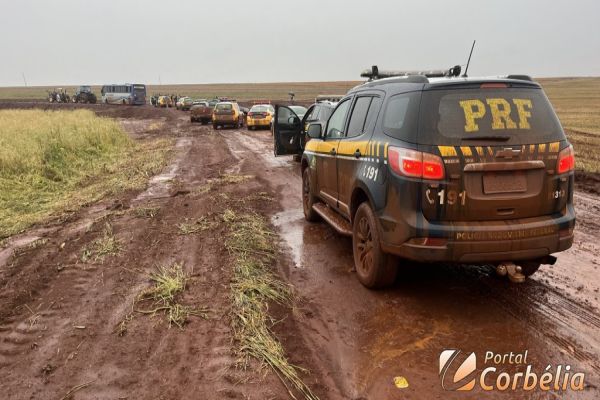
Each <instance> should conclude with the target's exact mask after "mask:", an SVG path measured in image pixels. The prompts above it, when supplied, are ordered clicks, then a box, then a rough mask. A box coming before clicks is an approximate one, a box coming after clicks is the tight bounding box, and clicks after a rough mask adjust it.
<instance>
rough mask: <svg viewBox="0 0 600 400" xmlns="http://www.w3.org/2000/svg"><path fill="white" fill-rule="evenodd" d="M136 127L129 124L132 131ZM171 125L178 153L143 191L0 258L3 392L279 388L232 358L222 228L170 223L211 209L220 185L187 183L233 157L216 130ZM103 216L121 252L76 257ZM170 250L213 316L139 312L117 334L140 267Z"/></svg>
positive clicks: (84, 394) (204, 178) (256, 392)
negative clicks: (181, 227)
mask: <svg viewBox="0 0 600 400" xmlns="http://www.w3.org/2000/svg"><path fill="white" fill-rule="evenodd" d="M142 131H143V130H140V129H139V126H136V132H137V133H138V134H139V133H140V132H142ZM169 132H170V133H171V134H173V135H175V136H178V137H179V138H178V140H177V144H176V147H175V150H176V153H177V155H176V156H175V159H174V161H173V162H172V164H171V165H170V166H169V167H167V168H165V170H164V172H163V174H161V175H159V176H157V177H155V179H153V180H152V181H151V184H150V187H149V188H148V189H147V191H146V192H144V193H142V194H139V195H138V196H136V197H131V198H130V199H128V200H127V201H124V202H123V204H125V205H124V208H122V209H119V210H116V211H115V212H112V211H110V210H109V211H107V210H106V206H107V204H108V205H110V202H106V203H104V205H103V206H101V207H100V208H101V209H102V210H104V211H107V213H106V215H105V214H104V211H103V214H102V216H101V218H96V216H97V214H94V217H93V218H91V217H90V218H88V217H85V216H86V215H87V214H86V213H85V212H83V213H82V215H83V221H82V220H78V219H75V221H74V223H73V224H66V225H63V226H60V227H59V228H58V229H57V230H54V231H51V232H50V233H48V235H50V237H51V238H50V240H49V241H48V243H47V244H45V245H44V246H40V247H38V248H36V250H35V251H33V252H32V255H31V256H30V257H23V255H22V254H19V255H18V257H16V258H14V259H13V261H14V266H15V271H19V272H17V273H13V274H12V275H11V274H10V273H8V271H7V270H6V268H0V275H1V276H0V278H1V279H5V280H4V282H5V283H6V284H7V285H8V286H9V287H10V288H12V290H13V292H12V294H10V295H9V294H7V293H3V296H4V297H3V298H4V299H10V301H9V302H8V303H4V304H2V307H0V308H2V309H3V310H4V311H3V313H0V382H1V383H0V386H1V387H2V388H3V391H4V397H3V398H6V399H22V398H29V397H31V398H60V397H61V396H63V395H64V393H66V392H67V391H68V390H69V388H71V387H73V386H74V385H77V384H80V383H83V382H90V381H93V382H94V383H93V384H91V385H90V386H89V387H86V388H85V390H82V391H81V392H79V393H78V394H77V396H78V398H125V397H127V398H156V397H161V398H198V397H202V398H215V397H219V398H223V397H224V398H245V397H246V396H247V395H250V396H252V397H253V398H281V397H282V395H285V393H286V392H285V390H283V387H281V386H280V384H279V381H278V380H277V379H276V378H275V377H273V376H267V377H262V378H261V380H260V381H258V375H256V376H255V375H254V374H253V372H251V371H242V370H238V369H236V368H235V367H234V365H235V363H236V358H235V354H234V353H233V352H232V344H231V341H232V338H231V331H230V326H229V323H228V321H229V317H228V312H229V308H228V307H229V306H228V304H229V299H228V297H227V296H228V293H229V286H228V285H229V277H230V273H231V271H230V269H229V268H228V266H227V265H224V264H223V263H224V260H226V259H227V256H226V254H223V251H224V249H223V245H222V242H221V239H220V237H221V234H220V233H219V232H212V233H211V234H205V235H189V236H181V235H178V230H177V224H178V223H180V222H182V221H183V220H184V219H185V218H188V219H191V220H193V219H194V218H200V217H202V216H205V215H212V214H211V212H212V211H214V210H213V209H214V207H218V206H219V202H218V197H216V198H215V193H212V194H211V193H205V194H194V193H192V191H193V189H194V188H198V187H199V186H201V185H204V184H206V183H207V182H208V180H209V179H212V178H217V177H219V176H220V174H221V173H222V172H223V171H224V170H226V169H227V168H230V167H231V166H232V165H234V164H235V159H234V158H233V157H232V156H231V154H229V152H228V151H227V146H226V145H225V144H224V141H223V140H222V138H220V137H219V136H218V135H216V134H215V133H214V132H212V131H211V130H208V129H204V128H201V127H195V126H190V125H189V124H186V123H185V122H184V121H183V118H180V121H178V122H177V123H175V124H174V126H173V130H172V131H169ZM234 189H235V188H233V189H232V190H234ZM219 194H220V193H219ZM223 194H224V195H226V193H223ZM131 196H135V194H132V195H131ZM215 200H217V201H215ZM129 205H131V206H132V207H133V208H135V207H139V206H145V207H150V206H151V207H158V212H157V214H156V217H152V218H139V217H135V216H134V213H133V212H129V211H130V209H129ZM133 208H132V209H131V211H133ZM105 222H109V223H110V224H111V226H112V227H113V229H114V235H115V237H116V238H117V239H118V240H119V241H120V243H121V244H122V249H121V252H120V253H119V255H118V256H114V257H108V258H106V259H105V261H104V262H103V263H100V262H92V261H88V262H82V260H81V254H82V249H83V248H85V246H86V245H87V244H88V243H90V242H91V241H93V240H94V239H95V238H97V237H99V235H101V234H102V230H103V226H104V223H105ZM61 243H65V245H61ZM11 257H12V255H11ZM172 262H182V263H183V264H184V268H185V271H186V272H187V273H188V274H189V276H190V278H189V287H188V289H187V290H186V291H185V292H184V294H183V299H182V301H185V302H188V304H198V305H208V306H209V308H210V309H211V313H212V314H211V318H210V319H208V320H202V319H193V320H191V321H190V324H189V325H188V326H186V329H185V330H184V331H180V330H178V329H177V328H172V329H167V328H166V327H165V326H164V323H161V322H160V320H159V317H158V316H157V317H156V318H152V317H145V316H136V317H134V318H133V319H132V320H131V321H129V322H128V323H127V331H126V332H125V335H124V336H122V337H120V336H118V335H117V333H116V327H117V326H118V325H119V323H120V322H121V321H125V319H126V318H127V316H128V314H129V313H131V312H132V305H133V303H134V301H135V298H136V297H137V296H138V294H139V293H140V292H141V290H143V289H144V288H146V287H148V285H149V282H148V278H147V275H146V274H147V273H149V272H151V271H153V270H154V268H155V266H156V265H159V264H171V263H172ZM138 270H139V271H141V272H136V271H138ZM19 278H21V279H19ZM29 289H31V290H29ZM16 293H22V294H21V295H19V296H17V297H14V296H15V294H16ZM6 296H8V297H6ZM84 327H85V328H84ZM282 390H283V391H282Z"/></svg>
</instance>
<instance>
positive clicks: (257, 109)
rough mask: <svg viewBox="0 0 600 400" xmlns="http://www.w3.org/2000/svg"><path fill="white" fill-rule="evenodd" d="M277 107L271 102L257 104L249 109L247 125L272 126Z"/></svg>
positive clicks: (253, 126) (255, 126) (251, 127)
mask: <svg viewBox="0 0 600 400" xmlns="http://www.w3.org/2000/svg"><path fill="white" fill-rule="evenodd" d="M274 113H275V109H274V108H273V106H272V105H270V104H255V105H253V106H252V107H251V108H250V111H248V117H247V118H246V125H247V126H248V129H257V128H270V127H271V121H272V120H273V114H274Z"/></svg>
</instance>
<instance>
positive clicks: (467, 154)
mask: <svg viewBox="0 0 600 400" xmlns="http://www.w3.org/2000/svg"><path fill="white" fill-rule="evenodd" d="M460 151H461V152H462V153H463V156H465V157H471V156H472V155H473V151H472V150H471V148H470V147H469V146H461V147H460Z"/></svg>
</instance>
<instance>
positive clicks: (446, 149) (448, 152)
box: [438, 146, 458, 157]
mask: <svg viewBox="0 0 600 400" xmlns="http://www.w3.org/2000/svg"><path fill="white" fill-rule="evenodd" d="M438 150H439V151H440V154H441V155H442V157H456V156H458V154H457V153H456V149H455V148H454V146H438Z"/></svg>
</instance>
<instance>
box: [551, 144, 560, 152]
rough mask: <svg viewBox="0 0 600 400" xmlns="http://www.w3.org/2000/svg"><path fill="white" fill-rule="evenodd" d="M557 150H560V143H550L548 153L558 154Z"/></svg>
mask: <svg viewBox="0 0 600 400" xmlns="http://www.w3.org/2000/svg"><path fill="white" fill-rule="evenodd" d="M559 148H560V142H552V143H550V153H558V149H559Z"/></svg>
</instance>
